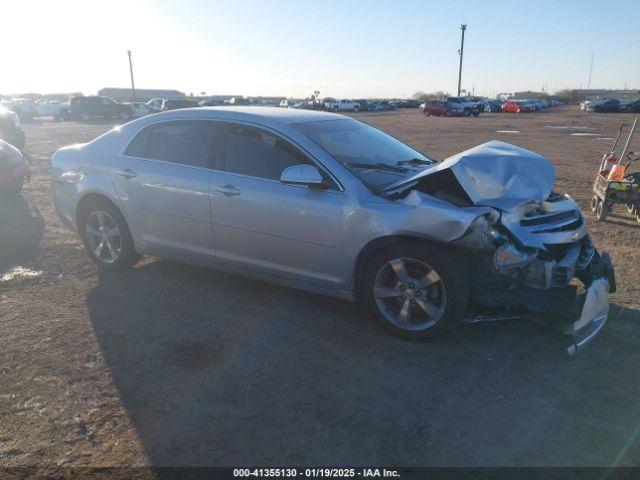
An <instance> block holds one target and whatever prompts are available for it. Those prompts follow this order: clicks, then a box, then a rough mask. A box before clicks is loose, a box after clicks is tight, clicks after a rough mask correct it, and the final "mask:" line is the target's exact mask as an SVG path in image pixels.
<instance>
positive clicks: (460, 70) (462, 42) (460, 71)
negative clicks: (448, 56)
mask: <svg viewBox="0 0 640 480" xmlns="http://www.w3.org/2000/svg"><path fill="white" fill-rule="evenodd" d="M460 30H462V40H461V41H460V50H458V55H460V68H459V69H458V96H460V86H461V84H462V55H463V54H464V32H465V31H466V30H467V24H466V23H465V24H462V25H460Z"/></svg>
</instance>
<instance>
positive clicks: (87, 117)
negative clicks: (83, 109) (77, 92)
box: [80, 113, 91, 122]
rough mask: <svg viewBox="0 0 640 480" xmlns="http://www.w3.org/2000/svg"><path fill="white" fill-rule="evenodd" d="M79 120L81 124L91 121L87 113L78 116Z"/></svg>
mask: <svg viewBox="0 0 640 480" xmlns="http://www.w3.org/2000/svg"><path fill="white" fill-rule="evenodd" d="M80 120H82V121H83V122H88V121H89V120H91V115H89V114H88V113H82V114H80Z"/></svg>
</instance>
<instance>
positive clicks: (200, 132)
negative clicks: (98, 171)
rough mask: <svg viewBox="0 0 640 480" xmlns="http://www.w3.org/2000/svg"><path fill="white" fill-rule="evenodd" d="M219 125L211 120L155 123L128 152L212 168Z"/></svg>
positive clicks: (132, 154)
mask: <svg viewBox="0 0 640 480" xmlns="http://www.w3.org/2000/svg"><path fill="white" fill-rule="evenodd" d="M217 128H218V127H217V123H216V122H211V121H174V122H164V123H159V124H156V125H151V126H149V127H147V128H145V129H144V130H142V131H141V132H140V133H139V134H138V135H137V136H136V137H135V138H134V139H133V140H132V142H131V143H130V144H129V146H128V147H127V150H126V151H125V155H128V156H132V157H142V158H149V159H152V160H161V161H165V162H171V163H179V164H182V165H187V166H191V167H201V168H209V167H210V159H211V156H212V152H213V141H214V138H215V135H216V134H217Z"/></svg>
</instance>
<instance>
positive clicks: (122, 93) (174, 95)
mask: <svg viewBox="0 0 640 480" xmlns="http://www.w3.org/2000/svg"><path fill="white" fill-rule="evenodd" d="M98 95H100V96H102V97H109V98H113V99H114V100H118V101H121V102H131V101H133V100H134V98H133V92H132V91H131V89H130V88H103V89H101V90H98ZM152 98H166V99H167V100H185V99H186V98H187V97H186V95H185V94H184V93H182V92H179V91H178V90H154V89H139V88H136V95H135V100H136V101H138V102H146V101H148V100H151V99H152Z"/></svg>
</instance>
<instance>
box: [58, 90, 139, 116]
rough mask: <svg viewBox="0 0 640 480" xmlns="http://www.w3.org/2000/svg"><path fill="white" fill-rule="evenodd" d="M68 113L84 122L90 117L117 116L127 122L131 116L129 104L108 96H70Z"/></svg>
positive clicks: (131, 111) (131, 110)
mask: <svg viewBox="0 0 640 480" xmlns="http://www.w3.org/2000/svg"><path fill="white" fill-rule="evenodd" d="M69 114H70V116H71V118H72V119H73V120H82V121H84V122H86V121H87V120H90V119H92V118H96V117H100V118H119V119H120V120H122V121H124V122H127V121H129V120H131V118H132V117H133V109H132V108H131V105H126V104H123V103H118V102H116V101H115V100H113V99H111V98H108V97H100V96H88V97H71V99H70V100H69Z"/></svg>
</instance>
